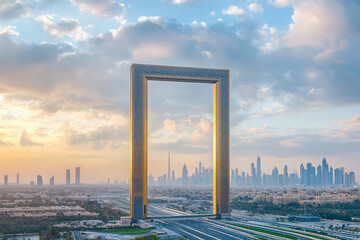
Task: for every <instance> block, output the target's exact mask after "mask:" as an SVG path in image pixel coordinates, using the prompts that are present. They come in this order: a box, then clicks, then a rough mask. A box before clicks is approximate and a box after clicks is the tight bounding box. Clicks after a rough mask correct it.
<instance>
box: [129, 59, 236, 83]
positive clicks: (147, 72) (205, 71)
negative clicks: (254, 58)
mask: <svg viewBox="0 0 360 240" xmlns="http://www.w3.org/2000/svg"><path fill="white" fill-rule="evenodd" d="M131 67H132V69H133V74H134V77H135V78H136V76H141V77H145V78H146V79H147V80H154V81H172V82H195V83H212V84H214V83H217V82H218V81H220V80H221V79H223V80H225V79H228V78H229V70H227V69H211V68H191V67H174V66H162V65H144V64H132V65H131Z"/></svg>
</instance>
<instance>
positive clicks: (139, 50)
mask: <svg viewBox="0 0 360 240" xmlns="http://www.w3.org/2000/svg"><path fill="white" fill-rule="evenodd" d="M173 52H174V50H173V48H172V47H171V46H170V45H166V44H161V43H146V44H141V45H139V46H137V47H135V48H134V49H133V50H132V52H131V53H132V56H133V58H134V59H136V60H150V59H166V58H170V57H172V56H173V54H174V53H173Z"/></svg>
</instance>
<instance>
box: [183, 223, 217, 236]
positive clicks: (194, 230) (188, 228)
mask: <svg viewBox="0 0 360 240" xmlns="http://www.w3.org/2000/svg"><path fill="white" fill-rule="evenodd" d="M176 224H179V225H180V226H183V227H185V228H188V229H191V230H193V231H195V232H198V233H200V234H202V235H205V236H207V237H210V238H213V239H217V240H221V239H220V238H217V237H213V236H210V235H209V234H206V233H204V232H201V231H199V230H196V229H194V228H191V227H188V226H186V225H184V224H180V223H176Z"/></svg>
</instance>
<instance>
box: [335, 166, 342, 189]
mask: <svg viewBox="0 0 360 240" xmlns="http://www.w3.org/2000/svg"><path fill="white" fill-rule="evenodd" d="M334 175H335V185H340V184H341V182H340V169H339V168H336V169H335V171H334Z"/></svg>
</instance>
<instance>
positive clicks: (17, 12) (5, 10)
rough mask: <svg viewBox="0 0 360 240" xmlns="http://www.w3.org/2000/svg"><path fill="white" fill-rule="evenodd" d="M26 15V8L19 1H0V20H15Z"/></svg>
mask: <svg viewBox="0 0 360 240" xmlns="http://www.w3.org/2000/svg"><path fill="white" fill-rule="evenodd" d="M27 13H28V10H27V7H26V6H25V4H24V3H23V2H22V1H20V0H0V19H5V20H6V19H11V18H16V17H20V16H24V15H26V14H27Z"/></svg>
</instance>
